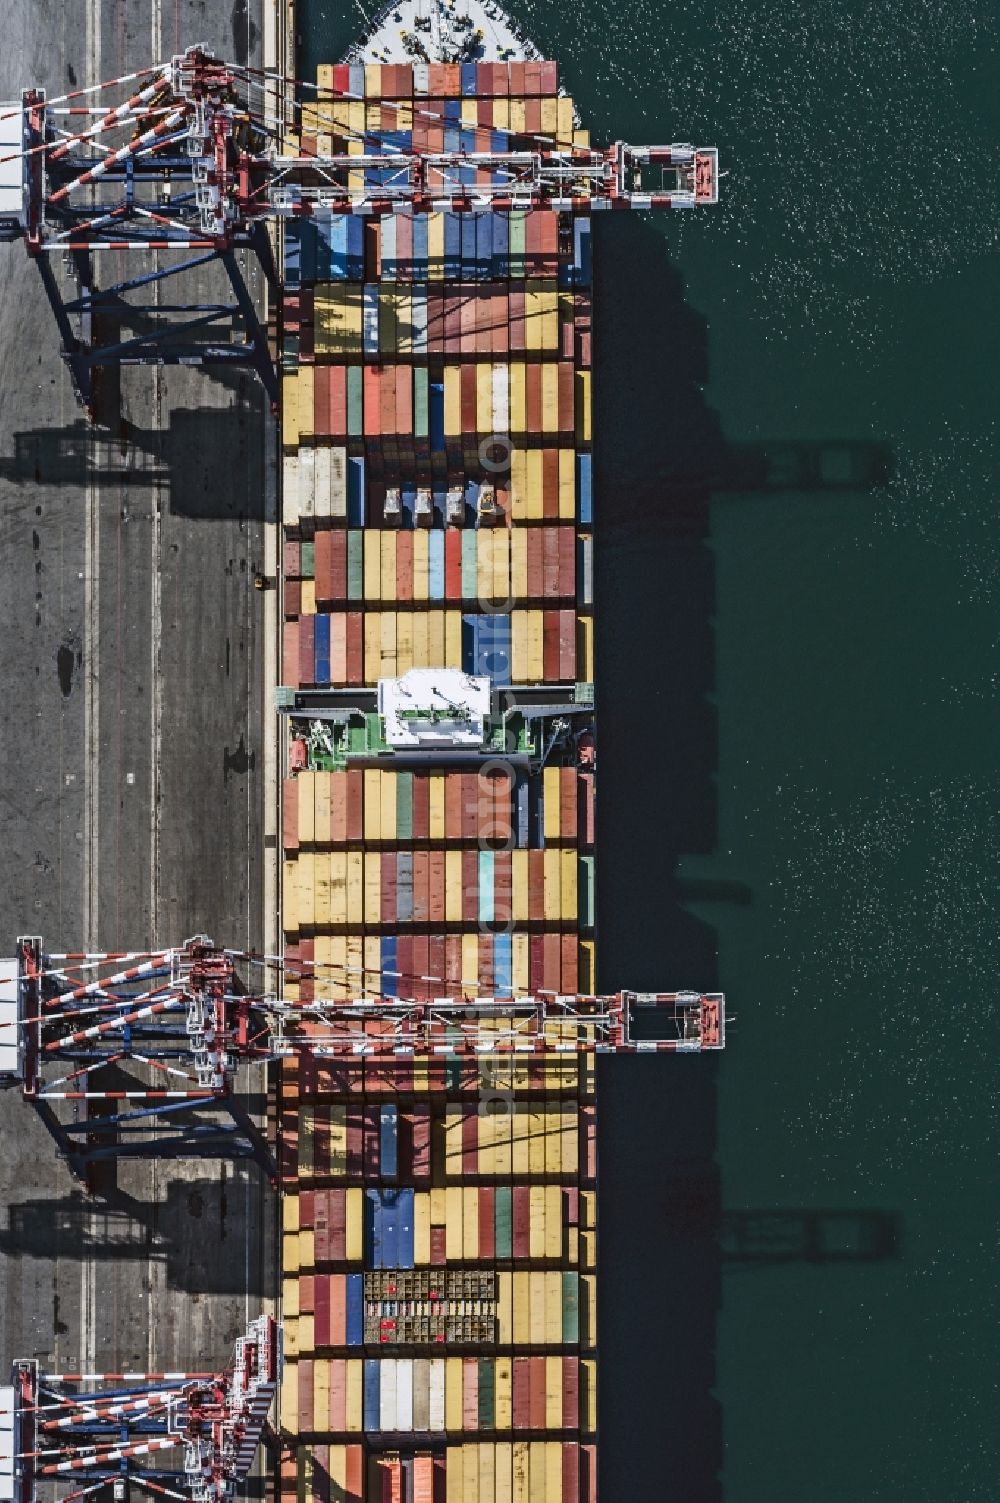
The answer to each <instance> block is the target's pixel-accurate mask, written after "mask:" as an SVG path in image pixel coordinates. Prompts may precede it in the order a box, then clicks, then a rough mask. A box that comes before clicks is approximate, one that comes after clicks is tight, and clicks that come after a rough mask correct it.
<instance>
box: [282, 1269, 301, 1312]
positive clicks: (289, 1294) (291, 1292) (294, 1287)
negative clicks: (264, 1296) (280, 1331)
mask: <svg viewBox="0 0 1000 1503" xmlns="http://www.w3.org/2000/svg"><path fill="white" fill-rule="evenodd" d="M298 1314H299V1281H298V1279H297V1278H290V1279H282V1281H281V1316H282V1319H283V1320H296V1319H297V1318H298Z"/></svg>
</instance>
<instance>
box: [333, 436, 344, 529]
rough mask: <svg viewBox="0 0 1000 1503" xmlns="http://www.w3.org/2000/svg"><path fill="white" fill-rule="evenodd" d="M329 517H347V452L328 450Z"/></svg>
mask: <svg viewBox="0 0 1000 1503" xmlns="http://www.w3.org/2000/svg"><path fill="white" fill-rule="evenodd" d="M330 515H331V516H333V517H346V516H347V450H346V449H331V450H330Z"/></svg>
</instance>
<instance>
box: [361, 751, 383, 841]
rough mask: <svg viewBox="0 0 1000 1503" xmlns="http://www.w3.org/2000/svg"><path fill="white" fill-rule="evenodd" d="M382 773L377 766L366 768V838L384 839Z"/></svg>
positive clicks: (364, 789) (364, 784)
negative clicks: (380, 780)
mask: <svg viewBox="0 0 1000 1503" xmlns="http://www.w3.org/2000/svg"><path fill="white" fill-rule="evenodd" d="M380 777H381V773H380V772H379V770H378V768H377V767H366V768H365V769H364V783H363V791H364V832H365V840H366V841H371V840H381V839H382V798H381V791H380V790H381V784H380V782H379V779H380Z"/></svg>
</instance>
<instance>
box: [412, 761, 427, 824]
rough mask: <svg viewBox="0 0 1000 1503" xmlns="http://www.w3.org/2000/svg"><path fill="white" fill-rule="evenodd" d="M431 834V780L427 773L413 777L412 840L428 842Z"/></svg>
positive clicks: (420, 773)
mask: <svg viewBox="0 0 1000 1503" xmlns="http://www.w3.org/2000/svg"><path fill="white" fill-rule="evenodd" d="M430 833H431V780H430V777H429V776H428V774H427V773H425V772H418V773H414V775H413V838H414V840H429V839H430Z"/></svg>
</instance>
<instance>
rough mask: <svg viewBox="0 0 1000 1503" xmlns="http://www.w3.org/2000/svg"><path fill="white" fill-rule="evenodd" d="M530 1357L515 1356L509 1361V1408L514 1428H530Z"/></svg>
mask: <svg viewBox="0 0 1000 1503" xmlns="http://www.w3.org/2000/svg"><path fill="white" fill-rule="evenodd" d="M530 1364H531V1358H530V1357H515V1358H514V1360H513V1362H512V1363H511V1368H512V1381H511V1409H512V1417H513V1421H514V1429H515V1430H529V1429H530V1428H531V1366H530Z"/></svg>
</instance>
